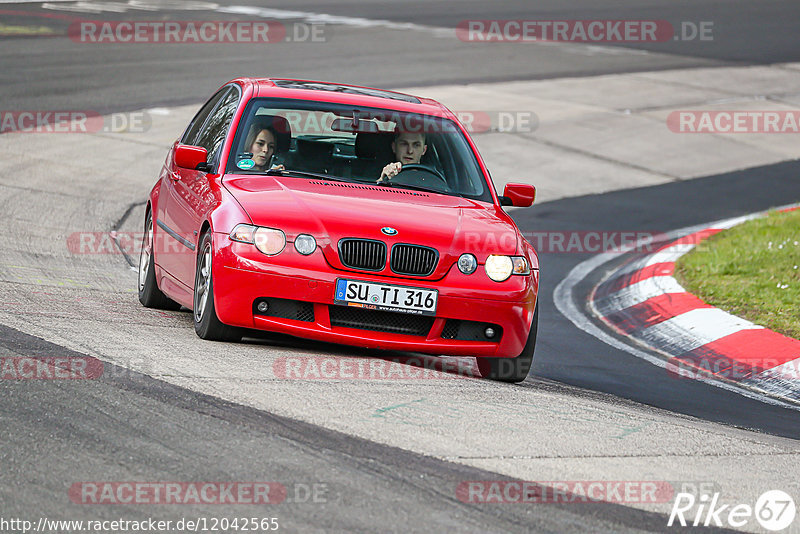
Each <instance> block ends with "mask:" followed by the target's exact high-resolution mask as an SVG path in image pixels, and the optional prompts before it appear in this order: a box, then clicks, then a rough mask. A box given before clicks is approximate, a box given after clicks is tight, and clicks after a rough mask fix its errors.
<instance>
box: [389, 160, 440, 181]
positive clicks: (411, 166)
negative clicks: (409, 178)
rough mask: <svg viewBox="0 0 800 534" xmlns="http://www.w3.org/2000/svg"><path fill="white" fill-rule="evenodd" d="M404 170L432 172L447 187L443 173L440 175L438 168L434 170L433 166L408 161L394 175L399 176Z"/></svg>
mask: <svg viewBox="0 0 800 534" xmlns="http://www.w3.org/2000/svg"><path fill="white" fill-rule="evenodd" d="M406 171H422V172H427V173H428V174H432V175H434V176H435V177H436V178H438V179H440V180H441V181H442V183H443V184H444V185H445V186H446V187H447V179H446V178H445V177H444V175H442V173H440V172H439V171H438V170H436V169H435V168H433V167H428V166H427V165H420V164H418V163H409V164H408V165H403V167H402V168H401V169H400V172H399V173H397V174H396V175H395V176H400V175H401V174H403V173H404V172H406ZM423 180H424V178H423Z"/></svg>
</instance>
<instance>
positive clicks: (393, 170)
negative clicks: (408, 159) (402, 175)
mask: <svg viewBox="0 0 800 534" xmlns="http://www.w3.org/2000/svg"><path fill="white" fill-rule="evenodd" d="M402 169H403V164H402V163H400V162H399V161H398V162H396V163H390V164H388V165H387V166H386V167H384V168H383V170H382V171H381V177H380V178H378V183H379V184H380V183H383V182H388V181H389V180H390V179H391V178H392V176H396V175H397V173H399V172H400V171H401V170H402Z"/></svg>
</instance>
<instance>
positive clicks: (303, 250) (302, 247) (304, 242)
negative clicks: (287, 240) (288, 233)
mask: <svg viewBox="0 0 800 534" xmlns="http://www.w3.org/2000/svg"><path fill="white" fill-rule="evenodd" d="M294 248H295V249H296V250H297V252H299V253H300V254H302V255H303V256H308V255H309V254H311V253H313V252H314V251H315V250H317V240H316V239H314V236H312V235H308V234H300V235H299V236H297V237H296V238H295V240H294Z"/></svg>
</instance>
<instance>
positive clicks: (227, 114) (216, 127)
mask: <svg viewBox="0 0 800 534" xmlns="http://www.w3.org/2000/svg"><path fill="white" fill-rule="evenodd" d="M238 104H239V91H238V90H237V89H236V88H235V87H230V88H229V89H228V92H227V93H226V94H224V95H223V96H222V98H221V99H220V101H219V104H218V105H217V108H216V109H215V110H214V111H213V112H212V113H211V115H210V116H209V117H208V120H206V122H205V124H204V125H203V127H202V129H201V130H200V133H199V134H198V136H197V139H195V141H194V144H195V145H197V146H201V147H203V148H205V149H206V150H208V160H209V161H212V160H213V159H214V158H215V157H216V156H217V151H218V150H219V148H220V146H221V145H222V141H223V140H224V139H225V135H226V134H227V133H228V127H229V126H230V124H231V120H232V119H233V115H234V113H236V107H237V106H238Z"/></svg>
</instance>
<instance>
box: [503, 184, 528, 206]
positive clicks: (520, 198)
mask: <svg viewBox="0 0 800 534" xmlns="http://www.w3.org/2000/svg"><path fill="white" fill-rule="evenodd" d="M534 200H536V188H535V187H534V186H532V185H531V184H506V187H505V189H504V190H503V196H502V197H500V205H502V206H516V207H518V208H527V207H528V206H530V205H531V204H533V201H534Z"/></svg>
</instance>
